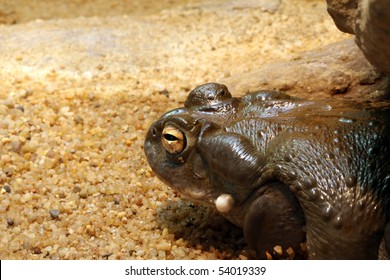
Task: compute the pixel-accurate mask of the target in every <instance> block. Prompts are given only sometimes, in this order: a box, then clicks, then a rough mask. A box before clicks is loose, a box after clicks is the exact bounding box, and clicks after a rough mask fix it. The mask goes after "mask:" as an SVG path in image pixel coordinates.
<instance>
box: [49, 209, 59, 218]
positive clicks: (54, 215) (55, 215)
mask: <svg viewBox="0 0 390 280" xmlns="http://www.w3.org/2000/svg"><path fill="white" fill-rule="evenodd" d="M49 213H50V217H51V218H52V219H57V218H58V215H59V214H60V210H58V209H51V210H50V211H49Z"/></svg>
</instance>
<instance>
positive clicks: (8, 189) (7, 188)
mask: <svg viewBox="0 0 390 280" xmlns="http://www.w3.org/2000/svg"><path fill="white" fill-rule="evenodd" d="M3 189H4V190H5V191H6V192H7V193H11V187H10V186H8V185H4V187H3Z"/></svg>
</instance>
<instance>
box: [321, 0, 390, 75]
mask: <svg viewBox="0 0 390 280" xmlns="http://www.w3.org/2000/svg"><path fill="white" fill-rule="evenodd" d="M327 3H328V11H329V14H330V15H331V16H332V17H333V19H334V22H335V24H336V25H337V27H338V28H339V29H340V30H341V31H344V32H348V33H351V34H355V36H356V43H357V45H358V46H359V47H360V49H361V50H362V51H363V53H364V55H365V56H366V58H367V59H368V61H370V62H371V63H372V64H373V65H374V66H375V67H377V68H378V69H380V70H381V71H383V72H384V73H386V74H387V75H390V59H389V58H390V50H389V46H390V17H389V15H390V2H389V1H387V0H342V1H339V0H327Z"/></svg>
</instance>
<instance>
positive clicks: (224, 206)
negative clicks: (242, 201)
mask: <svg viewBox="0 0 390 280" xmlns="http://www.w3.org/2000/svg"><path fill="white" fill-rule="evenodd" d="M233 206H234V199H233V197H232V196H231V195H230V194H226V193H223V194H221V195H220V196H218V198H217V199H216V200H215V207H216V208H217V210H218V212H221V213H227V212H229V211H230V210H232V208H233Z"/></svg>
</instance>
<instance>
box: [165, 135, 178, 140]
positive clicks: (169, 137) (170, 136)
mask: <svg viewBox="0 0 390 280" xmlns="http://www.w3.org/2000/svg"><path fill="white" fill-rule="evenodd" d="M164 138H165V140H167V141H177V140H179V138H177V137H175V136H173V135H172V134H164Z"/></svg>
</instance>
